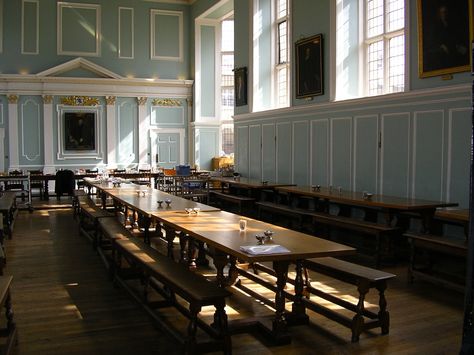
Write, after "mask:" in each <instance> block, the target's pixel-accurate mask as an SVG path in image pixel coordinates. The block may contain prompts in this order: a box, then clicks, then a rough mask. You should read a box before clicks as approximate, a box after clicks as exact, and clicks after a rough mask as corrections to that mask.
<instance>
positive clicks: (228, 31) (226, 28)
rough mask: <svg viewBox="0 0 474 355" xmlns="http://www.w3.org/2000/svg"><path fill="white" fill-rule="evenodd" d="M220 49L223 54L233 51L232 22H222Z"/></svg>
mask: <svg viewBox="0 0 474 355" xmlns="http://www.w3.org/2000/svg"><path fill="white" fill-rule="evenodd" d="M221 49H222V51H224V52H233V51H234V20H225V21H222V39H221Z"/></svg>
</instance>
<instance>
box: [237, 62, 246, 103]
mask: <svg viewBox="0 0 474 355" xmlns="http://www.w3.org/2000/svg"><path fill="white" fill-rule="evenodd" d="M234 77H235V78H234V92H235V106H244V105H247V67H243V68H237V69H235V70H234Z"/></svg>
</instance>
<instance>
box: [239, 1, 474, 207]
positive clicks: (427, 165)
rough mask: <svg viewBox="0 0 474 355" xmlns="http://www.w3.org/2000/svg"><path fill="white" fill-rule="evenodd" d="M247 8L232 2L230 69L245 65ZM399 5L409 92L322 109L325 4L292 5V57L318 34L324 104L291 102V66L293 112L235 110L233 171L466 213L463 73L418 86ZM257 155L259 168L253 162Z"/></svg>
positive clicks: (412, 36) (467, 111)
mask: <svg viewBox="0 0 474 355" xmlns="http://www.w3.org/2000/svg"><path fill="white" fill-rule="evenodd" d="M250 3H251V2H250V1H246V0H243V1H236V2H235V10H234V11H235V15H234V16H235V22H236V23H235V27H236V28H240V22H239V21H241V23H242V26H243V27H244V30H243V31H240V30H238V31H236V32H235V47H236V48H240V49H241V50H240V51H237V50H236V53H235V63H238V65H239V66H249V63H250V56H251V54H250V53H249V50H248V47H249V40H251V39H249V33H248V31H247V30H246V29H247V28H248V23H249V21H250V16H251V15H250V14H249V6H250V5H249V4H250ZM408 3H409V4H410V5H409V6H410V8H409V13H410V19H409V20H408V21H407V22H408V24H409V28H408V34H409V37H408V41H409V53H408V54H409V60H408V62H409V65H410V69H409V75H410V80H409V81H410V91H409V92H407V93H406V94H400V95H391V96H386V97H383V96H382V97H376V98H370V99H361V100H352V101H346V102H330V99H329V92H330V85H331V83H330V80H329V69H330V66H331V65H332V63H330V56H329V50H330V41H331V35H334V34H332V33H330V26H331V22H330V0H320V1H311V0H298V1H292V39H293V40H292V42H293V44H292V45H291V48H292V51H293V46H294V42H296V41H297V40H299V39H301V38H303V37H308V36H311V35H314V34H318V33H322V34H323V38H324V47H323V48H324V77H325V79H324V95H321V96H316V97H314V99H313V100H296V99H295V97H294V65H292V83H293V84H292V93H293V94H292V97H293V99H292V106H293V108H290V109H282V110H271V111H266V112H259V113H249V107H248V106H244V107H241V108H238V110H237V111H236V112H237V113H238V114H237V116H236V121H235V126H236V128H235V132H236V133H235V135H236V146H237V149H236V160H237V164H236V166H237V169H238V171H239V172H241V173H242V174H243V175H244V176H250V177H253V178H257V179H260V178H262V177H265V178H267V177H269V179H270V178H272V177H273V176H275V180H277V181H281V182H292V183H297V184H321V185H329V184H332V185H334V186H341V187H342V188H351V189H355V190H361V191H364V190H366V191H372V192H379V193H380V192H383V193H385V194H390V195H398V196H413V197H418V198H428V199H442V200H450V201H454V202H458V203H460V205H461V206H462V207H467V206H468V192H469V151H470V148H469V144H470V126H471V108H470V107H471V103H470V102H471V99H470V96H471V95H470V85H469V82H470V80H471V78H470V74H469V73H460V74H454V75H453V80H447V81H443V80H441V79H440V78H439V77H435V78H430V79H420V78H418V53H417V40H418V38H417V19H416V2H415V1H408ZM463 84H464V85H463ZM444 87H446V89H445V90H443V88H444ZM448 87H449V88H448ZM422 89H423V90H422ZM432 89H434V90H432ZM437 90H438V91H439V90H441V91H439V92H437ZM259 132H260V133H261V134H260V135H259ZM272 138H273V140H272ZM379 140H380V146H379ZM260 143H261V145H260ZM262 156H263V157H264V159H263V160H264V162H261V161H259V158H257V157H262ZM273 162H275V163H273ZM273 164H274V165H275V168H274V170H275V174H272V171H271V167H272V166H273Z"/></svg>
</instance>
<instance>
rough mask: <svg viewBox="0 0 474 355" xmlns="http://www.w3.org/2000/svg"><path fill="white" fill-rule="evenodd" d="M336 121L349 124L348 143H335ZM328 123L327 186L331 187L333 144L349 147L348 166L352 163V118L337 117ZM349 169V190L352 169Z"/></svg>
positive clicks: (332, 177) (332, 182)
mask: <svg viewBox="0 0 474 355" xmlns="http://www.w3.org/2000/svg"><path fill="white" fill-rule="evenodd" d="M338 121H348V122H349V125H350V130H351V132H350V142H339V141H336V139H335V138H334V123H335V122H338ZM329 122H330V125H329V127H330V135H329V137H330V140H329V184H330V185H333V184H334V181H333V179H334V145H335V144H344V146H346V147H347V146H348V147H349V157H350V164H351V166H352V163H353V159H352V157H353V146H352V139H353V138H352V137H353V133H352V117H338V118H332V119H330V120H329ZM351 166H350V167H349V177H348V178H349V181H348V182H349V185H350V188H352V167H351Z"/></svg>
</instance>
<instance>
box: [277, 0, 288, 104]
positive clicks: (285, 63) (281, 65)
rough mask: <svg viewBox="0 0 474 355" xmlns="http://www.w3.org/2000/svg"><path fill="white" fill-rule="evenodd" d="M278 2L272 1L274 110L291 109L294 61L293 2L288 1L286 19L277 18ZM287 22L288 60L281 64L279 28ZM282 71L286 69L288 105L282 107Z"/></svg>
mask: <svg viewBox="0 0 474 355" xmlns="http://www.w3.org/2000/svg"><path fill="white" fill-rule="evenodd" d="M278 1H279V0H273V1H272V47H273V48H272V53H273V58H272V68H273V70H272V88H273V95H272V107H273V108H283V107H290V106H291V95H290V92H291V90H290V88H291V70H290V69H291V66H290V64H291V59H292V56H291V54H292V47H291V41H290V38H291V0H286V16H284V17H281V18H279V17H277V16H278ZM285 21H286V52H287V60H286V62H283V63H279V55H280V53H279V49H280V48H279V43H280V42H279V37H278V35H279V33H278V27H279V25H280V23H282V22H285ZM281 69H286V79H287V80H286V105H285V106H280V104H279V96H278V93H279V92H278V88H279V85H278V84H279V83H278V72H279V71H280V70H281Z"/></svg>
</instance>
